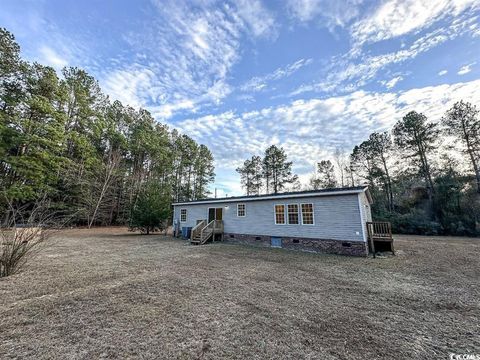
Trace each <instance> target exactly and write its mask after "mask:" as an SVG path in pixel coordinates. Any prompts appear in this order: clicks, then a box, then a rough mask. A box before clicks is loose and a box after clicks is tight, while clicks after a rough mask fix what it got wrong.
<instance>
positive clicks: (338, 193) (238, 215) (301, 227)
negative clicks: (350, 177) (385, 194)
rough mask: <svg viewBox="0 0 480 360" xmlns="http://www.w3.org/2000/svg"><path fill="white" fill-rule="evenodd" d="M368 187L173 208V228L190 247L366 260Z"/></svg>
mask: <svg viewBox="0 0 480 360" xmlns="http://www.w3.org/2000/svg"><path fill="white" fill-rule="evenodd" d="M371 203H372V198H371V196H370V192H369V191H368V187H365V186H357V187H348V188H335V189H323V190H312V191H301V192H289V193H282V194H270V195H255V196H238V197H227V198H216V199H204V200H195V201H188V202H177V203H174V204H173V206H174V215H173V219H174V225H175V229H176V230H177V234H178V232H179V231H182V230H183V233H184V235H187V233H188V231H189V230H190V232H191V233H190V235H189V236H188V237H189V238H190V241H191V242H192V244H203V243H205V242H207V241H209V240H213V241H214V240H217V239H221V240H223V241H225V242H231V243H242V244H251V245H257V246H268V247H281V248H287V249H295V250H304V251H314V252H325V253H335V254H345V255H357V256H366V255H367V254H368V243H367V226H366V224H367V222H369V221H371V220H372V216H371V211H370V206H371Z"/></svg>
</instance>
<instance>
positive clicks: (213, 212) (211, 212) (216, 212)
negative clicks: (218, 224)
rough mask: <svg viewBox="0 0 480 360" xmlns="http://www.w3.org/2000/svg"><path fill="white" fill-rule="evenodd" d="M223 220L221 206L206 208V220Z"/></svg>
mask: <svg viewBox="0 0 480 360" xmlns="http://www.w3.org/2000/svg"><path fill="white" fill-rule="evenodd" d="M213 220H223V208H208V222H211V221H213Z"/></svg>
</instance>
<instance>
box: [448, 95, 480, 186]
mask: <svg viewBox="0 0 480 360" xmlns="http://www.w3.org/2000/svg"><path fill="white" fill-rule="evenodd" d="M478 113H479V110H478V109H477V108H476V106H474V105H472V104H470V103H468V102H463V101H459V102H456V103H455V104H454V105H453V107H452V108H451V109H449V110H448V111H447V112H446V114H445V116H444V117H443V119H442V123H443V125H444V126H445V130H446V132H447V134H449V135H453V136H455V137H456V138H457V139H460V140H461V141H462V142H463V143H464V144H465V150H464V151H465V153H466V154H467V155H468V157H469V159H470V162H471V163H472V168H473V171H474V174H475V180H476V183H477V192H478V193H480V117H479V116H478Z"/></svg>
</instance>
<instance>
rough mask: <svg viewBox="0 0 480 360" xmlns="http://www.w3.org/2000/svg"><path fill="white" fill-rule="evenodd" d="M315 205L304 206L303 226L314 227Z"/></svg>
mask: <svg viewBox="0 0 480 360" xmlns="http://www.w3.org/2000/svg"><path fill="white" fill-rule="evenodd" d="M313 218H314V217H313V204H302V225H313Z"/></svg>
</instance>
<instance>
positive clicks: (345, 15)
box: [287, 0, 364, 30]
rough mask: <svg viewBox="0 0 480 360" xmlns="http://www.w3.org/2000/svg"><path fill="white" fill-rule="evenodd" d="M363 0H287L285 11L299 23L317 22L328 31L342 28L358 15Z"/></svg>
mask: <svg viewBox="0 0 480 360" xmlns="http://www.w3.org/2000/svg"><path fill="white" fill-rule="evenodd" d="M363 2H364V1H363V0H347V1H337V0H289V1H288V2H287V11H288V13H289V14H290V16H291V17H292V18H294V19H295V20H297V21H300V22H310V21H312V20H319V21H318V24H320V25H325V26H326V27H327V28H329V29H330V30H333V28H335V27H336V26H340V27H344V26H345V25H347V24H348V23H349V22H350V21H351V20H352V19H354V18H356V17H357V16H358V15H359V13H360V7H359V6H360V5H361V4H362V3H363Z"/></svg>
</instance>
